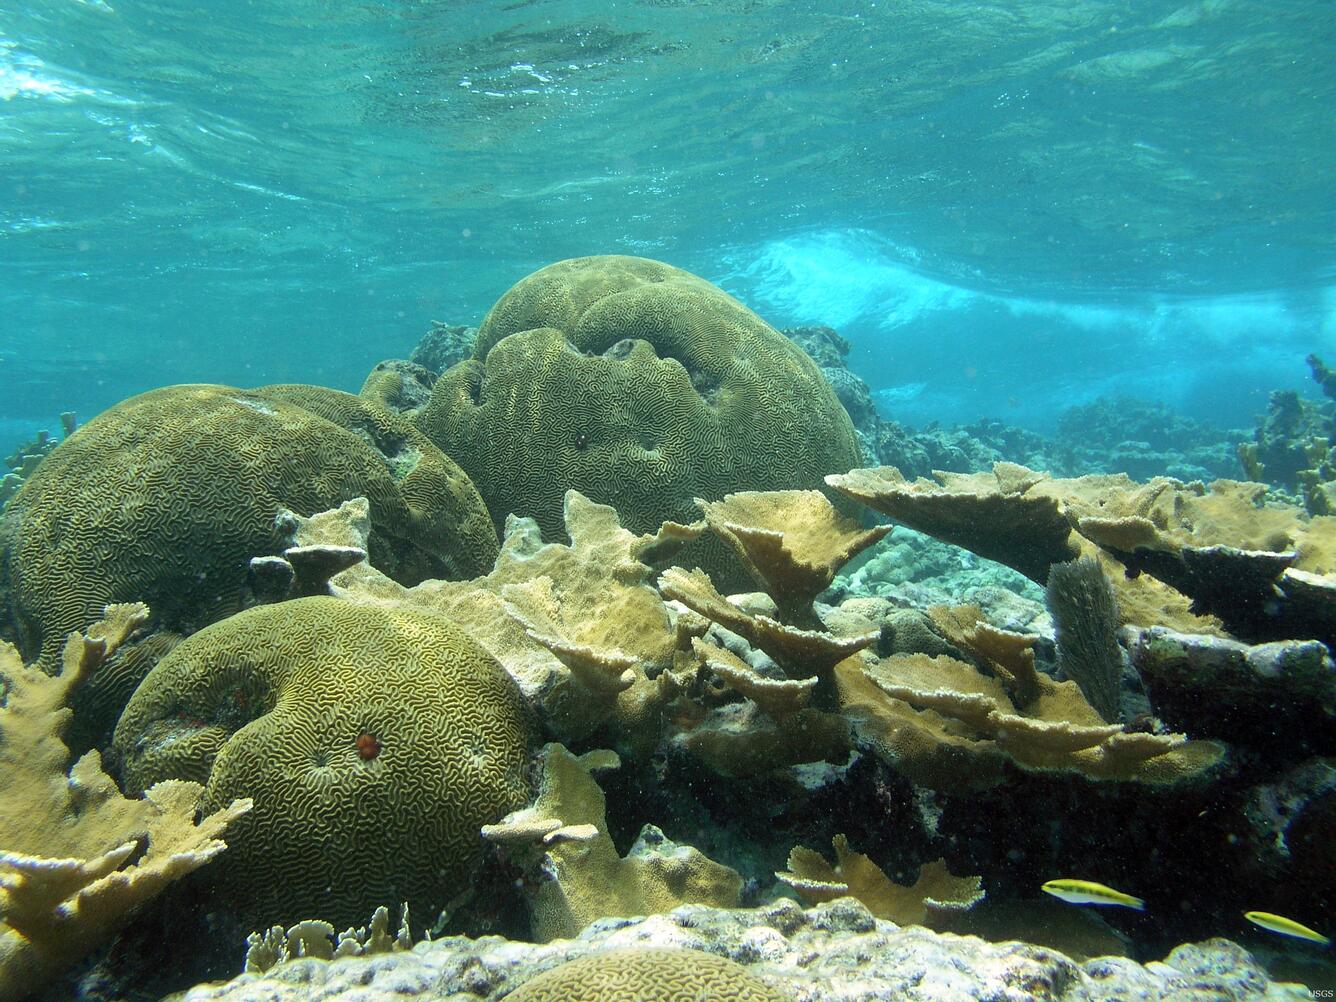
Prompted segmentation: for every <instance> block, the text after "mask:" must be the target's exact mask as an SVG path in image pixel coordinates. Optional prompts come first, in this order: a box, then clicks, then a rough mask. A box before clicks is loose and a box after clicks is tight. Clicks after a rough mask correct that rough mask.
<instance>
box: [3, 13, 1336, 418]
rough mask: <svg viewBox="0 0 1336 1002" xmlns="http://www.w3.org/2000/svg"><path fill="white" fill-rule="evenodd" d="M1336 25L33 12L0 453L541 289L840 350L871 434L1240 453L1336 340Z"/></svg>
mask: <svg viewBox="0 0 1336 1002" xmlns="http://www.w3.org/2000/svg"><path fill="white" fill-rule="evenodd" d="M1334 51H1336V15H1333V14H1332V12H1331V10H1330V7H1329V6H1328V5H1326V4H1322V3H1294V4H1286V5H1284V6H1283V7H1282V8H1281V9H1279V10H1277V8H1276V7H1275V5H1272V4H1267V3H1260V2H1254V3H1249V2H1200V3H1180V2H1172V3H1161V2H1148V3H1142V4H1137V5H1128V4H1124V3H1105V2H1083V3H1075V4H1073V3H1070V2H1066V0H1062V2H1036V3H1027V4H1023V5H1011V4H962V3H958V2H954V0H940V2H917V3H890V2H883V3H791V2H759V0H745V2H744V0H736V2H724V3H690V4H687V3H674V2H667V0H662V2H643V3H631V2H619V3H574V2H549V3H540V2H533V3H514V4H495V3H458V2H454V3H408V2H403V3H360V4H356V5H351V4H333V5H331V4H327V3H322V2H301V0H298V2H292V0H288V2H282V3H256V4H250V3H237V2H220V3H216V4H211V5H209V6H208V8H207V11H204V9H202V8H200V7H198V6H197V5H193V4H190V5H187V4H174V3H131V2H125V3H106V2H101V0H97V2H82V0H79V2H28V0H25V2H22V3H20V4H18V5H17V6H14V5H10V6H9V7H8V8H7V9H6V10H5V11H4V12H3V13H0V357H3V363H2V364H0V400H3V401H4V404H3V407H2V408H0V429H12V430H14V432H15V433H16V434H17V433H18V432H27V431H30V430H31V429H32V428H34V427H36V426H38V425H42V426H49V425H51V424H52V422H53V417H54V414H55V413H56V412H58V411H61V410H66V409H74V410H77V411H78V412H79V413H80V414H81V415H84V416H87V415H91V414H92V413H94V412H96V411H98V410H100V409H102V408H104V407H105V406H107V405H109V404H110V403H112V402H114V401H115V400H118V399H120V398H122V397H124V396H126V395H128V394H130V393H133V392H138V391H140V390H143V389H146V388H149V387H151V386H156V385H160V384H163V383H170V382H180V381H189V380H206V381H214V382H225V383H232V384H238V385H257V384H261V383H265V382H272V381H281V380H302V381H310V382H317V383H323V384H327V385H331V386H335V387H339V388H345V389H352V390H355V389H356V388H357V386H358V385H360V382H361V379H362V376H363V375H364V374H365V372H366V371H367V370H368V369H369V368H370V366H371V365H372V364H374V363H375V362H376V361H378V360H379V359H381V358H384V357H387V356H395V355H402V354H404V353H405V352H406V351H407V350H408V349H409V348H410V347H411V346H412V344H413V343H414V342H415V341H416V339H417V338H418V337H419V336H420V334H421V333H422V332H423V331H424V330H425V328H426V325H427V321H429V320H432V319H437V320H447V321H451V322H459V323H469V322H476V320H477V319H478V318H480V316H481V314H482V313H483V312H484V311H485V310H486V308H487V307H488V305H490V303H492V302H493V301H494V300H495V298H496V297H497V296H498V295H499V294H500V293H501V292H503V291H504V290H505V289H506V288H508V287H509V286H510V285H511V284H512V283H513V282H515V281H516V280H518V279H519V278H520V277H522V276H523V275H524V274H527V273H528V272H530V271H532V270H533V269H535V268H536V267H539V266H541V265H543V264H546V263H549V262H551V261H555V260H558V259H561V258H564V257H569V256H573V255H580V254H589V253H612V252H619V253H632V254H641V255H646V256H651V257H658V258H661V259H663V260H667V261H669V262H671V263H673V264H676V265H678V266H681V267H684V268H687V269H688V270H692V271H695V272H696V273H698V274H701V275H703V276H704V277H706V278H709V279H711V280H712V281H715V282H717V283H720V284H722V285H723V286H724V287H725V288H726V289H728V290H729V291H730V292H733V293H734V294H735V295H738V296H739V297H740V298H742V299H743V300H744V301H745V302H747V303H748V304H749V305H751V306H752V307H753V308H755V309H757V310H758V311H759V312H761V313H762V315H764V316H765V317H766V318H767V319H769V320H770V321H771V322H772V323H774V324H775V325H777V326H784V325H787V324H792V323H811V322H823V323H829V324H832V325H833V326H836V327H837V328H839V329H840V330H841V331H842V333H844V334H845V336H847V337H848V338H849V339H850V340H851V341H852V342H853V344H854V351H853V354H852V356H851V361H852V364H853V367H854V368H855V370H856V371H859V372H860V374H862V375H863V376H864V377H865V378H866V379H868V381H869V383H870V384H871V385H872V387H873V389H874V390H877V389H885V390H889V391H891V392H890V394H889V396H888V397H887V399H888V400H890V401H892V402H893V403H894V404H895V405H896V406H895V407H894V408H893V413H894V416H897V417H899V418H901V419H902V420H906V421H910V422H914V423H918V422H922V421H926V420H933V419H940V420H944V421H956V420H971V419H973V418H976V417H979V416H983V415H997V416H1001V417H1003V418H1005V419H1007V420H1010V421H1014V422H1016V423H1021V424H1029V425H1031V426H1034V427H1041V428H1042V427H1044V426H1046V425H1047V424H1049V423H1051V421H1052V418H1053V416H1054V414H1055V413H1056V412H1057V411H1058V410H1060V409H1061V408H1062V407H1064V406H1067V405H1068V404H1070V403H1073V402H1081V400H1083V399H1086V398H1089V397H1091V396H1094V395H1097V394H1098V393H1107V392H1111V391H1112V392H1134V393H1140V394H1142V395H1145V396H1149V397H1155V398H1159V399H1162V400H1164V401H1166V402H1168V403H1170V404H1171V405H1173V406H1175V407H1176V408H1178V409H1181V410H1183V411H1184V412H1186V413H1189V414H1193V415H1195V416H1199V417H1203V418H1206V419H1209V420H1213V421H1215V422H1217V423H1224V424H1231V425H1243V424H1247V423H1249V422H1250V421H1251V417H1252V415H1253V414H1255V413H1258V412H1260V411H1261V410H1262V409H1264V405H1265V399H1266V394H1267V392H1268V391H1269V390H1270V389H1272V388H1275V387H1277V386H1294V387H1300V386H1302V385H1303V384H1304V383H1306V382H1307V380H1306V376H1305V373H1304V370H1303V367H1302V356H1303V355H1304V354H1305V353H1306V352H1308V351H1311V350H1314V349H1315V348H1316V349H1318V350H1321V349H1322V348H1323V347H1325V346H1327V345H1329V344H1330V342H1331V341H1332V339H1333V337H1336V326H1334V325H1333V321H1332V319H1331V318H1332V314H1333V309H1334V308H1336V307H1334V305H1333V304H1334V302H1336V300H1334V298H1333V293H1332V292H1331V283H1332V281H1333V279H1332V271H1333V261H1334V259H1336V250H1334V247H1333V243H1334V241H1336V226H1334V225H1333V214H1334V211H1336V199H1333V198H1332V194H1333V193H1332V183H1331V177H1332V175H1331V169H1332V166H1333V152H1334V151H1336V124H1333V119H1332V116H1331V114H1330V110H1331V108H1332V107H1333V106H1334V105H1336V61H1333V59H1332V58H1331V57H1332V54H1333V52H1334Z"/></svg>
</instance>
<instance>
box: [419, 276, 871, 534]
mask: <svg viewBox="0 0 1336 1002" xmlns="http://www.w3.org/2000/svg"><path fill="white" fill-rule="evenodd" d="M416 420H417V422H418V425H419V427H421V428H422V430H423V431H425V432H426V433H427V435H428V437H430V438H431V439H432V440H433V441H434V442H435V443H436V444H437V445H438V446H440V447H441V449H442V450H444V451H445V452H446V453H448V454H449V455H450V456H452V457H453V458H454V459H455V460H456V461H457V462H458V463H459V464H460V465H461V466H462V467H463V468H464V469H465V470H466V471H467V472H468V473H469V475H470V476H471V477H472V478H473V480H474V482H475V483H476V484H477V485H478V490H479V492H480V493H481V494H482V496H483V499H484V500H485V501H486V502H487V506H488V508H489V509H490V510H491V513H492V517H493V519H494V520H495V521H496V523H497V524H498V525H501V524H502V523H503V522H504V519H505V516H506V515H507V514H509V513H511V512H514V513H516V514H519V515H525V516H529V517H532V518H534V519H536V520H537V521H538V523H539V525H540V526H541V528H542V529H543V531H544V533H549V534H552V535H555V536H559V535H560V534H561V501H562V497H563V496H564V494H565V492H566V491H567V490H569V489H575V490H578V491H580V492H581V493H583V494H585V495H586V496H588V497H590V498H592V499H594V500H597V501H600V502H603V503H606V504H610V505H613V506H614V507H615V508H616V509H617V511H618V512H619V513H620V515H621V516H622V519H623V521H624V523H625V524H626V526H627V528H629V529H631V530H632V531H635V532H645V531H650V530H652V529H654V528H657V527H658V525H659V524H660V523H661V522H663V521H664V520H667V519H673V520H677V521H691V520H693V519H695V518H697V517H699V510H698V509H697V508H696V506H695V504H694V502H693V499H694V498H697V497H702V498H706V499H714V498H720V497H723V496H724V495H725V494H727V493H730V492H732V491H741V490H766V489H773V488H810V487H817V488H821V487H823V482H822V477H823V476H824V475H825V474H826V473H830V472H833V471H841V472H842V471H845V470H847V469H849V468H851V467H853V466H856V465H857V463H858V446H857V441H856V439H855V437H854V430H853V425H852V424H851V423H850V421H849V417H848V415H847V414H846V413H845V412H844V409H843V407H841V406H840V403H839V401H838V399H837V398H836V396H835V393H834V391H833V390H832V389H831V388H830V385H829V384H828V383H827V382H826V380H825V377H824V376H822V374H821V372H820V370H819V369H818V368H817V366H816V365H815V364H814V363H813V362H812V360H811V359H810V358H808V357H807V356H806V355H805V354H803V352H802V351H801V350H800V349H799V348H798V347H796V346H795V345H794V344H793V343H792V342H790V341H789V340H788V339H787V338H785V337H784V336H783V335H781V334H780V333H778V332H777V331H776V330H774V329H773V328H772V327H770V326H769V325H768V324H767V323H766V322H765V321H763V320H762V319H761V318H760V317H758V316H757V315H756V314H755V313H752V312H751V311H750V310H748V309H747V308H746V307H744V306H743V305H742V304H741V303H739V302H738V301H737V300H735V299H733V298H732V297H731V296H729V295H727V294H726V293H724V292H723V291H722V290H720V289H718V288H716V287H715V286H713V285H711V284H710V283H709V282H706V281H705V280H703V279H700V278H697V277H696V276H694V275H691V274H689V273H687V272H685V271H681V270H680V269H677V268H673V267H670V266H669V265H666V264H661V263H659V262H657V261H649V260H645V259H643V258H635V257H618V256H606V257H586V258H575V259H572V260H568V261H561V262H558V263H557V264H553V265H549V266H548V267H546V268H543V269H541V270H540V271H537V272H535V273H534V274H532V275H529V276H528V277H527V278H525V279H523V280H521V281H520V282H519V283H518V284H517V285H516V286H515V287H514V288H512V289H511V290H510V291H509V292H507V293H506V294H505V295H504V296H502V297H501V299H500V300H499V301H498V302H497V303H496V305H495V306H494V307H493V308H492V310H491V312H490V313H488V315H487V318H486V320H485V321H484V322H483V325H482V327H481V329H480V331H479V333H478V340H477V345H476V348H475V351H474V357H473V358H472V359H471V360H467V361H465V362H461V363H460V364H458V365H456V366H454V367H453V368H451V369H450V370H448V371H447V372H446V373H445V374H444V375H443V376H442V377H441V378H440V380H438V381H437V383H436V385H435V387H434V388H433V391H432V395H431V399H430V401H429V402H428V403H427V405H426V406H425V407H424V408H423V409H422V410H421V411H420V412H419V414H418V415H417V418H416Z"/></svg>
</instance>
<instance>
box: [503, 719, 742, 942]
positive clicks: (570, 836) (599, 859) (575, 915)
mask: <svg viewBox="0 0 1336 1002" xmlns="http://www.w3.org/2000/svg"><path fill="white" fill-rule="evenodd" d="M541 759H542V763H543V779H542V785H541V787H540V789H539V792H538V796H537V798H536V800H535V801H534V803H533V804H532V805H531V806H529V807H527V808H525V809H524V810H522V811H519V812H517V813H514V814H510V815H508V816H507V817H506V818H504V819H503V820H502V821H501V822H499V823H498V824H494V825H488V826H486V827H485V828H483V837H484V838H486V839H488V840H489V841H491V842H493V843H494V844H496V845H498V846H500V847H501V848H502V849H503V850H504V851H505V852H506V854H507V856H508V857H509V858H510V859H511V860H512V861H513V862H515V863H516V864H517V865H519V867H520V868H521V870H522V872H523V873H524V874H525V875H526V883H527V885H528V886H530V887H532V890H531V892H530V893H529V895H528V904H529V908H530V911H531V913H532V926H531V928H532V932H533V935H534V936H535V937H536V938H537V939H538V940H539V941H540V942H547V941H549V940H553V939H561V938H567V937H570V936H574V935H576V934H577V933H579V932H580V930H581V929H583V928H585V926H587V925H589V923H591V922H593V921H594V920H595V919H601V918H609V917H615V916H628V915H655V914H659V913H661V912H667V911H671V910H672V909H673V908H676V907H677V906H678V905H682V904H708V905H715V906H717V907H722V908H727V907H730V906H733V905H736V904H737V903H738V898H739V896H740V894H741V891H742V878H741V877H740V876H738V874H737V873H736V872H735V871H734V870H732V869H730V868H728V867H726V866H721V865H720V864H718V863H716V862H714V861H713V860H711V859H708V858H707V857H705V856H704V855H702V854H701V853H700V852H697V851H696V850H695V849H693V848H691V847H690V846H678V845H674V844H673V843H672V842H671V841H669V840H668V839H667V838H665V837H664V835H663V833H662V832H661V831H659V830H658V829H657V828H655V827H654V826H652V825H647V826H646V827H645V829H644V830H643V831H641V833H640V837H639V838H638V839H637V840H636V844H635V845H634V846H632V847H631V851H630V852H629V853H628V854H627V856H626V857H625V858H621V857H620V856H619V855H618V853H617V849H616V847H615V846H614V845H613V842H612V839H611V838H610V837H609V836H608V832H607V804H606V800H605V798H604V796H603V791H602V790H600V789H599V786H598V783H597V782H595V781H594V779H593V776H592V772H593V771H594V770H597V769H609V768H616V767H617V766H618V765H620V764H621V763H620V761H619V760H618V758H617V756H616V755H615V754H614V753H612V752H606V751H594V752H588V753H586V754H585V755H582V756H579V757H578V758H577V757H576V756H574V755H572V754H571V753H570V752H568V751H567V750H566V749H565V748H563V747H562V746H561V745H552V744H550V745H548V746H547V747H546V748H545V749H544V750H543V754H542V756H541Z"/></svg>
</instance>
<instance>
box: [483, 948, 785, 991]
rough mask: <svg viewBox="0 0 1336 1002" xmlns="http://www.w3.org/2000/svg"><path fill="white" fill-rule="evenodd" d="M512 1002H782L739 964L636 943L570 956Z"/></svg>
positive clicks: (695, 952)
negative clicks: (706, 1001)
mask: <svg viewBox="0 0 1336 1002" xmlns="http://www.w3.org/2000/svg"><path fill="white" fill-rule="evenodd" d="M507 998H509V999H511V1000H512V1002H583V1000H585V999H599V1000H600V1002H699V1000H701V999H711V1000H717V1002H784V1000H786V999H788V998H790V996H789V995H788V994H787V993H785V992H781V991H779V990H777V989H774V988H771V987H770V986H769V985H767V984H766V983H765V982H764V981H762V980H761V979H760V978H758V977H756V976H755V975H754V974H751V973H750V972H748V971H747V969H746V968H745V967H743V966H741V965H740V964H735V963H733V961H731V960H727V959H725V958H723V957H716V956H714V955H712V954H709V953H704V952H702V951H700V950H674V949H662V948H654V947H638V948H631V949H625V950H610V951H608V952H606V953H595V954H591V955H590V956H587V957H580V958H579V959H577V960H569V961H567V962H566V963H564V964H562V965H560V966H559V967H554V968H552V969H551V970H550V971H545V972H543V973H542V974H540V975H538V977H536V978H534V979H533V980H532V981H527V982H525V983H524V984H523V985H521V986H520V987H519V988H517V989H516V990H515V991H513V992H512V993H511V994H510V995H508V996H507Z"/></svg>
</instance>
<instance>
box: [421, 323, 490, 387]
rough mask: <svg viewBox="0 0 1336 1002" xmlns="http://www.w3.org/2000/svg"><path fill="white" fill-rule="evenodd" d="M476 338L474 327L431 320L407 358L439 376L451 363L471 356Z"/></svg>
mask: <svg viewBox="0 0 1336 1002" xmlns="http://www.w3.org/2000/svg"><path fill="white" fill-rule="evenodd" d="M477 340H478V328H476V327H468V326H465V325H463V324H446V323H442V322H441V321H439V320H433V321H432V322H431V328H430V329H429V330H428V331H427V333H426V334H423V335H422V339H421V340H420V341H418V343H417V345H416V346H415V347H414V348H413V352H412V354H410V355H409V356H408V360H409V361H410V362H411V363H413V364H414V365H420V366H422V367H423V368H424V369H426V370H427V371H428V372H434V373H435V374H436V375H438V376H439V375H440V374H441V373H442V372H444V371H445V370H446V369H448V368H450V367H451V366H452V365H455V364H457V363H459V362H462V361H464V360H465V359H467V358H470V357H472V355H473V346H474V344H476V343H477Z"/></svg>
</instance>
